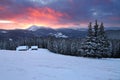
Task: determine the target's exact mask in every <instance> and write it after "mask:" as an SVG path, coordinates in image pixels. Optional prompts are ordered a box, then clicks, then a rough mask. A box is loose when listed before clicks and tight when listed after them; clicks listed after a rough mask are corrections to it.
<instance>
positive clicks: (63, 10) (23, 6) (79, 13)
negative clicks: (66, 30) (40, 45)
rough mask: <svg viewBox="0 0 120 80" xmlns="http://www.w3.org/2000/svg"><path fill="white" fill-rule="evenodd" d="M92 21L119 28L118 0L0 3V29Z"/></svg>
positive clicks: (79, 24) (15, 0)
mask: <svg viewBox="0 0 120 80" xmlns="http://www.w3.org/2000/svg"><path fill="white" fill-rule="evenodd" d="M95 19H97V20H98V21H100V22H104V24H105V26H106V27H120V0H0V29H16V28H21V29H24V28H27V27H29V26H31V25H38V26H46V27H51V28H62V27H87V25H88V23H89V22H90V21H91V22H94V20H95ZM93 24H94V23H93Z"/></svg>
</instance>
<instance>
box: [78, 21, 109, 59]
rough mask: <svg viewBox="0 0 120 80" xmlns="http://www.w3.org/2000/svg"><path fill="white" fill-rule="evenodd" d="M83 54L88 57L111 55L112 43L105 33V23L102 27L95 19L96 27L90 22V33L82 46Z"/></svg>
mask: <svg viewBox="0 0 120 80" xmlns="http://www.w3.org/2000/svg"><path fill="white" fill-rule="evenodd" d="M80 51H81V55H82V56H88V57H110V56H111V54H110V43H109V41H108V39H107V37H106V35H105V31H104V26H103V23H101V25H100V27H99V25H98V23H97V20H96V21H95V25H94V28H92V24H91V23H90V24H89V26H88V35H87V37H86V39H85V40H84V42H83V43H82V46H81V49H80Z"/></svg>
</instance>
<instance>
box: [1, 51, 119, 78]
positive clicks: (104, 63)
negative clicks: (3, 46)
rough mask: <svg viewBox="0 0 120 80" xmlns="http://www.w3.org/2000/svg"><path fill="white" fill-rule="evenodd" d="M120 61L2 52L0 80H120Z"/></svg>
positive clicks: (50, 54) (28, 52)
mask: <svg viewBox="0 0 120 80" xmlns="http://www.w3.org/2000/svg"><path fill="white" fill-rule="evenodd" d="M119 74H120V59H89V58H82V57H71V56H64V55H58V54H53V53H52V52H49V51H48V50H46V49H39V50H38V51H6V50H0V80H120V75H119Z"/></svg>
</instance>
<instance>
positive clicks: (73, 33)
mask: <svg viewBox="0 0 120 80" xmlns="http://www.w3.org/2000/svg"><path fill="white" fill-rule="evenodd" d="M106 34H107V35H108V38H109V39H120V37H119V35H120V29H119V28H117V30H116V29H113V30H112V28H109V29H106ZM86 35H87V29H70V28H60V29H52V28H47V27H44V26H35V25H33V26H31V27H29V28H27V29H24V30H22V29H16V30H4V29H0V40H3V39H5V40H11V39H13V40H17V39H22V38H32V37H48V36H54V37H57V38H58V37H61V38H62V37H64V38H85V36H86Z"/></svg>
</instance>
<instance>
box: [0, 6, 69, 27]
mask: <svg viewBox="0 0 120 80" xmlns="http://www.w3.org/2000/svg"><path fill="white" fill-rule="evenodd" d="M25 11H26V12H24V13H23V14H16V15H15V14H14V15H11V16H12V17H11V18H8V20H9V21H11V22H12V21H13V22H14V24H10V26H9V25H6V24H4V25H3V24H0V25H1V26H6V28H7V29H14V28H27V27H29V26H31V25H38V26H47V27H49V26H50V27H52V28H58V27H60V20H61V19H62V18H63V17H66V18H70V17H69V16H68V15H67V14H66V13H62V12H58V11H55V10H53V9H51V8H48V7H44V8H27V9H26V10H25ZM10 14H11V13H10ZM11 26H12V27H11ZM15 26H16V27H15ZM3 28H5V27H3Z"/></svg>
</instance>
